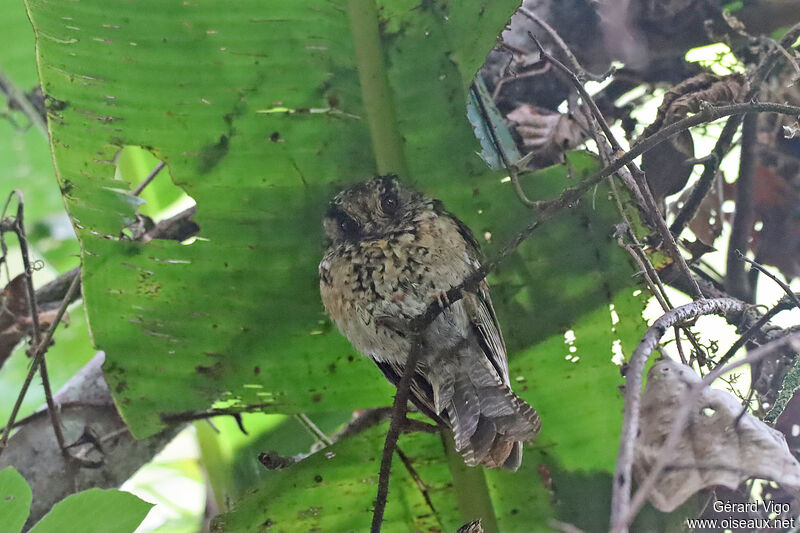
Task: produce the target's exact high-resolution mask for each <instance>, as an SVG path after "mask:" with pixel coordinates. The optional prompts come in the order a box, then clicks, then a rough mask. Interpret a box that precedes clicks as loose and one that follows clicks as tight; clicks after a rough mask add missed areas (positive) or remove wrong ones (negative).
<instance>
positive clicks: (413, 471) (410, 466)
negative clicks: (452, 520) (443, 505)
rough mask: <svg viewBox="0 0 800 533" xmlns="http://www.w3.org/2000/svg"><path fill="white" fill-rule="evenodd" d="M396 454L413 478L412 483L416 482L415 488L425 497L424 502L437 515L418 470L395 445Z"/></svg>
mask: <svg viewBox="0 0 800 533" xmlns="http://www.w3.org/2000/svg"><path fill="white" fill-rule="evenodd" d="M397 456H398V457H400V460H401V461H402V462H403V465H404V466H405V467H406V470H407V471H408V474H409V475H410V476H411V479H413V480H414V483H416V485H417V488H418V489H419V491H420V493H421V494H422V497H423V498H424V499H425V503H427V504H428V507H429V508H430V510H431V511H432V512H433V514H434V515H435V516H436V515H437V512H436V507H434V506H433V502H432V501H431V496H430V494H428V487H427V486H425V482H424V481H422V477H420V475H419V472H417V470H416V468H414V465H413V464H411V460H410V459H409V458H408V456H407V455H406V454H405V453H404V452H403V450H401V449H400V446H398V447H397Z"/></svg>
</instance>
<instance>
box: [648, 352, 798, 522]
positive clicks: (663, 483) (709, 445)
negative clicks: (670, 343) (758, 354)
mask: <svg viewBox="0 0 800 533" xmlns="http://www.w3.org/2000/svg"><path fill="white" fill-rule="evenodd" d="M700 382H701V378H700V377H699V376H698V375H697V374H695V372H694V370H692V369H691V368H690V367H688V366H686V365H682V364H680V363H677V362H675V361H672V360H669V359H666V360H663V361H661V362H658V363H656V364H655V365H653V367H652V368H651V369H650V372H649V373H648V378H647V387H646V389H645V391H644V395H643V397H642V410H641V428H640V432H639V435H638V436H637V439H636V449H635V456H634V463H633V471H634V475H635V476H636V478H637V479H638V480H639V481H641V480H642V479H644V478H645V477H646V476H647V474H648V472H649V471H650V469H651V467H652V466H653V464H654V463H655V462H656V460H657V459H658V457H659V456H660V455H661V454H663V453H667V451H666V450H662V445H663V444H664V442H665V441H666V439H667V437H668V435H669V432H670V429H671V427H672V422H673V420H674V419H675V417H676V415H677V413H678V410H679V409H680V406H681V404H683V403H684V402H685V401H687V391H688V390H689V388H690V387H692V386H696V385H697V384H699V383H700ZM669 453H671V457H672V459H671V460H670V462H669V463H668V466H667V468H666V469H665V470H664V471H663V472H662V473H661V475H660V476H659V479H658V481H657V482H656V484H655V487H654V488H653V491H652V492H651V493H650V496H649V498H650V502H651V503H652V504H653V506H655V507H656V508H657V509H659V510H660V511H663V512H670V511H672V510H674V509H676V508H677V507H678V506H679V505H681V504H682V503H683V502H684V501H686V499H687V498H689V496H691V495H692V494H694V493H695V492H697V491H699V490H701V489H703V488H705V487H709V486H712V485H724V486H726V487H729V488H731V489H734V488H736V487H737V486H738V485H739V484H740V483H741V482H742V481H744V480H745V479H748V478H751V477H756V478H761V479H769V480H772V481H776V482H778V483H780V484H781V485H783V486H784V487H792V488H800V463H798V462H797V460H796V459H795V458H794V456H793V455H792V453H791V452H790V451H789V447H788V446H787V445H786V439H785V438H784V436H783V434H782V433H781V432H780V431H777V430H775V429H773V428H771V427H769V426H768V425H766V424H765V423H764V422H762V421H761V420H759V419H757V418H755V417H754V416H752V415H750V414H749V413H744V414H742V406H741V404H740V403H739V401H737V400H736V398H734V397H733V396H732V395H731V394H730V393H728V392H726V391H723V390H718V389H705V390H704V391H703V393H702V395H701V396H700V397H699V399H698V400H697V401H696V403H695V405H694V406H693V408H692V411H691V412H690V415H689V420H688V423H687V425H686V427H685V428H684V429H683V431H682V432H681V435H680V440H679V443H678V445H677V446H676V447H675V448H674V449H673V450H671V451H670V452H669Z"/></svg>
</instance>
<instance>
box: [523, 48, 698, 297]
mask: <svg viewBox="0 0 800 533" xmlns="http://www.w3.org/2000/svg"><path fill="white" fill-rule="evenodd" d="M528 36H529V37H530V38H531V39H533V41H534V42H535V43H536V46H537V47H538V48H539V54H540V55H541V56H542V57H543V58H544V59H546V60H547V61H549V62H551V63H553V65H554V66H555V67H556V68H557V69H558V70H560V71H561V72H563V73H564V74H565V75H566V76H567V77H568V78H569V79H570V81H572V84H573V85H574V86H575V88H576V89H577V90H578V93H579V94H580V95H581V99H582V100H583V102H584V104H585V105H587V106H588V107H589V109H590V110H591V112H592V116H594V118H595V119H596V120H597V123H598V124H599V125H600V128H601V129H602V130H603V134H604V135H605V137H606V140H607V141H608V143H609V144H610V145H611V149H612V150H613V153H614V157H617V155H619V154H621V153H622V147H621V145H620V144H619V142H618V141H617V139H616V137H615V136H614V134H613V133H612V132H611V128H610V127H609V125H608V123H607V122H606V120H605V117H603V114H602V113H601V112H600V109H599V108H598V107H597V104H596V103H595V101H594V99H593V98H592V96H591V95H590V94H589V93H588V92H587V91H586V88H585V87H584V86H583V83H581V81H580V79H578V77H577V76H576V75H575V73H574V72H572V71H571V70H570V69H569V68H568V67H567V66H566V65H564V64H563V63H561V62H560V61H559V60H557V59H556V58H554V57H553V56H552V55H550V54H549V53H548V52H547V51H546V50H545V49H544V47H543V46H542V44H541V43H540V42H539V41H538V40H537V39H536V37H535V36H534V35H533V34H532V33H531V32H528ZM625 166H626V167H627V168H628V170H629V171H630V173H631V176H632V177H633V181H634V182H635V183H636V185H637V186H638V189H639V192H640V193H641V196H642V197H643V198H644V206H642V207H643V208H646V209H647V212H648V213H649V215H650V218H651V222H652V224H653V225H654V226H655V227H656V229H657V230H658V233H659V235H660V237H661V239H662V240H663V241H664V242H665V243H666V245H667V252H668V253H669V255H670V256H671V257H672V259H673V260H674V261H675V262H676V263H677V264H678V266H679V267H680V269H681V271H683V273H684V275H685V276H686V279H687V280H688V282H689V286H690V287H691V288H692V293H693V294H692V296H693V298H694V299H702V298H703V293H702V291H701V290H700V286H699V285H698V284H697V282H696V281H695V280H694V276H692V273H691V270H689V265H688V264H686V260H685V259H684V258H683V255H681V252H680V250H679V249H678V245H677V243H676V242H675V239H674V237H673V236H672V234H671V233H670V231H669V228H667V225H666V222H665V221H664V219H663V217H661V215H660V214H659V210H658V207H657V206H656V203H655V199H654V198H653V194H652V193H651V191H650V187H649V186H648V185H647V182H646V180H645V176H644V172H642V171H641V170H640V169H639V167H637V166H636V165H635V164H634V163H633V161H629V162H627V163H626V164H625Z"/></svg>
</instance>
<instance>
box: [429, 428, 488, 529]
mask: <svg viewBox="0 0 800 533" xmlns="http://www.w3.org/2000/svg"><path fill="white" fill-rule="evenodd" d="M442 441H443V442H444V451H445V455H446V456H447V466H449V467H450V476H451V477H452V478H453V489H454V490H455V493H456V497H457V498H458V509H459V511H461V521H462V522H464V523H466V522H471V521H473V520H477V519H478V518H480V519H481V523H482V525H483V531H484V532H485V533H498V532H499V531H500V528H499V527H498V525H497V517H496V516H495V514H494V507H492V498H491V497H490V496H489V487H488V486H487V485H486V478H485V477H484V475H483V468H481V467H479V466H478V467H471V466H467V465H465V464H464V459H463V458H462V457H461V455H459V453H458V452H457V451H456V447H455V443H454V442H453V436H452V435H451V434H450V432H448V431H443V432H442Z"/></svg>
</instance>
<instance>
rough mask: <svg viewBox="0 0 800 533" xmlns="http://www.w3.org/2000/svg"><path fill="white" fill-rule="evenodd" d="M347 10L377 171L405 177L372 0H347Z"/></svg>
mask: <svg viewBox="0 0 800 533" xmlns="http://www.w3.org/2000/svg"><path fill="white" fill-rule="evenodd" d="M348 13H349V16H350V32H351V34H352V36H353V43H354V45H355V56H356V66H357V67H358V80H359V82H360V83H361V95H362V97H363V99H364V109H365V110H366V114H367V123H368V124H369V132H370V137H371V139H372V151H373V153H374V154H375V162H376V163H377V166H378V172H379V173H381V174H400V175H404V176H407V175H408V169H407V167H406V161H405V153H404V152H403V138H402V136H401V135H400V129H399V127H398V125H397V117H396V116H395V106H394V101H393V99H392V89H391V87H390V86H389V76H388V74H387V72H386V64H385V63H384V61H383V51H384V50H383V46H382V44H381V39H380V35H379V33H378V9H377V7H376V6H375V0H349V2H348Z"/></svg>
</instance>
